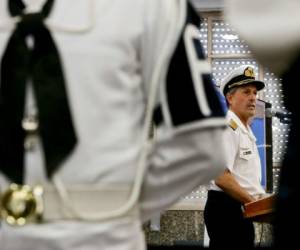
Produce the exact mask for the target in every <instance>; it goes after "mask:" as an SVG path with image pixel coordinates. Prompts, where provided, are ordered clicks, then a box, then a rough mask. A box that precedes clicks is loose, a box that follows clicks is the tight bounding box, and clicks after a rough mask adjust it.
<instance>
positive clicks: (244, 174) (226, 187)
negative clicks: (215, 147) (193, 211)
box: [204, 65, 265, 249]
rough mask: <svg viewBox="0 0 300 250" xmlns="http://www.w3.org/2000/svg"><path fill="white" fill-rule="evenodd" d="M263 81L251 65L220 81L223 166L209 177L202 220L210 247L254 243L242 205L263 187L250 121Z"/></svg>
mask: <svg viewBox="0 0 300 250" xmlns="http://www.w3.org/2000/svg"><path fill="white" fill-rule="evenodd" d="M264 86H265V85H264V83H263V82H261V81H258V80H256V79H255V74H254V67H253V66H251V65H242V66H240V67H237V68H235V69H234V70H233V71H231V72H230V73H229V74H228V75H227V77H226V78H225V79H224V80H223V81H222V83H221V86H220V90H221V92H222V94H223V95H224V96H225V98H226V103H227V105H228V108H229V110H228V113H227V121H228V129H227V130H226V132H225V134H224V138H223V140H224V142H225V145H226V146H225V147H226V149H227V152H226V161H227V162H226V170H225V172H224V174H223V175H221V176H219V177H218V178H217V179H215V180H214V181H212V183H211V186H210V190H209V191H208V199H207V203H206V206H205V212H204V216H205V224H206V227H207V231H208V235H209V238H210V247H211V248H220V247H223V248H224V246H225V245H226V246H227V247H229V248H231V247H239V248H240V249H245V248H251V247H253V246H254V236H255V234H254V227H253V223H252V222H251V221H249V220H247V219H244V218H243V213H242V205H243V204H245V203H248V202H251V201H254V200H255V199H256V198H257V197H259V196H260V195H262V194H264V193H265V191H264V189H263V187H262V186H261V184H260V181H261V163H260V158H259V154H258V150H257V146H256V138H255V136H254V134H253V132H252V131H251V128H250V126H249V125H250V121H251V118H253V116H254V115H255V110H256V99H257V92H258V91H259V90H262V89H263V88H264Z"/></svg>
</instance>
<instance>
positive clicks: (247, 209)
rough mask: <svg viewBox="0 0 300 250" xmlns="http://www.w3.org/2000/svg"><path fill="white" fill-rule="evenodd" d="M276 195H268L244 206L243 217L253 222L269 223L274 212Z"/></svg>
mask: <svg viewBox="0 0 300 250" xmlns="http://www.w3.org/2000/svg"><path fill="white" fill-rule="evenodd" d="M275 199H276V195H274V194H272V195H268V196H265V197H263V198H260V199H258V200H256V201H253V202H249V203H246V204H245V205H244V217H245V218H249V219H251V220H253V221H254V222H266V223H271V222H272V220H273V215H274V212H275V209H274V202H275Z"/></svg>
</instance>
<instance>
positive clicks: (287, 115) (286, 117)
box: [265, 108, 291, 124]
mask: <svg viewBox="0 0 300 250" xmlns="http://www.w3.org/2000/svg"><path fill="white" fill-rule="evenodd" d="M265 115H266V117H268V118H272V117H276V118H278V119H279V121H280V122H282V123H286V124H289V123H290V122H291V112H283V111H279V110H274V109H271V108H266V110H265Z"/></svg>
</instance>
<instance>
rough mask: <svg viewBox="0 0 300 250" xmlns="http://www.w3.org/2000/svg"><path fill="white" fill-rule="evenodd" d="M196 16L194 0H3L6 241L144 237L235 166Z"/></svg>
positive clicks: (43, 245)
mask: <svg viewBox="0 0 300 250" xmlns="http://www.w3.org/2000/svg"><path fill="white" fill-rule="evenodd" d="M199 25H200V19H199V16H198V15H197V13H196V12H195V11H194V9H193V8H192V6H191V5H190V4H189V3H188V2H187V1H185V0H164V1H161V0H116V1H111V0H57V1H53V0H35V1H32V0H23V1H22V0H0V58H1V72H0V74H1V82H0V194H1V195H0V209H1V215H0V216H1V225H0V248H1V250H20V249H22V250H29V249H30V250H34V249H38V250H50V249H51V250H53V249H64V250H69V249H72V250H79V249H88V250H96V249H113V250H116V249H122V250H127V249H128V250H129V249H136V250H142V249H145V248H146V243H145V239H144V235H143V230H142V223H143V222H145V221H147V220H149V219H150V218H151V217H152V216H154V215H156V214H158V213H159V212H161V211H163V210H164V209H167V208H168V207H169V206H170V205H171V204H173V203H174V202H176V201H177V200H178V199H179V198H180V197H182V196H183V195H185V194H187V193H189V192H191V191H192V190H193V189H194V188H196V187H198V186H199V185H201V184H205V183H207V182H208V181H210V180H211V179H213V178H215V177H216V176H217V175H219V174H220V173H221V172H222V171H223V170H224V169H223V166H224V162H223V159H224V156H223V146H222V144H220V143H219V138H220V137H221V136H222V133H223V131H224V127H225V119H224V114H223V112H222V108H221V105H220V102H219V100H218V97H217V95H216V92H215V89H214V86H213V84H212V80H211V72H210V66H209V63H208V61H206V60H205V58H204V53H203V50H202V47H201V44H200V41H199V38H198V37H199V36H198V31H199V30H198V29H199ZM153 117H154V119H155V121H156V140H155V141H153V140H151V139H149V134H151V133H150V132H151V124H152V120H153Z"/></svg>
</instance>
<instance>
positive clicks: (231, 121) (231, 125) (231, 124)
mask: <svg viewBox="0 0 300 250" xmlns="http://www.w3.org/2000/svg"><path fill="white" fill-rule="evenodd" d="M229 127H231V128H232V129H233V130H236V129H237V128H238V125H237V123H236V122H235V121H234V120H232V119H231V120H230V122H229Z"/></svg>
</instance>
